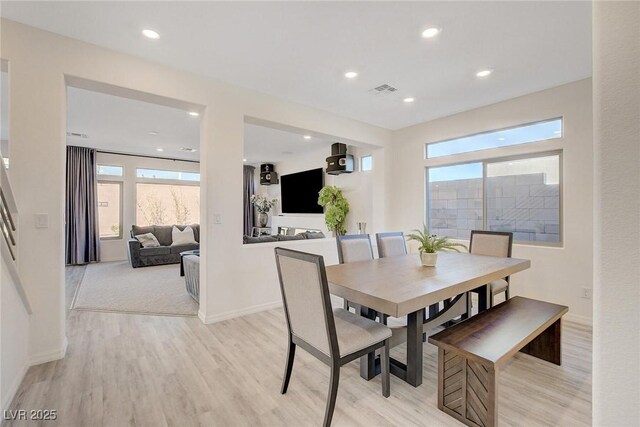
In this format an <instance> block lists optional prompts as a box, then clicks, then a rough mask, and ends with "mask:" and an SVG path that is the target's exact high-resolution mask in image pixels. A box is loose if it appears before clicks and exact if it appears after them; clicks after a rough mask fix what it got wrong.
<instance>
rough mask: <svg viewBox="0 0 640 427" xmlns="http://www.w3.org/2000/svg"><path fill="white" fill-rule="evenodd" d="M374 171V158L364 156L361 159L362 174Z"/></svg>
mask: <svg viewBox="0 0 640 427" xmlns="http://www.w3.org/2000/svg"><path fill="white" fill-rule="evenodd" d="M372 169H373V156H371V155H369V156H362V157H360V170H361V171H362V172H367V171H370V170H372Z"/></svg>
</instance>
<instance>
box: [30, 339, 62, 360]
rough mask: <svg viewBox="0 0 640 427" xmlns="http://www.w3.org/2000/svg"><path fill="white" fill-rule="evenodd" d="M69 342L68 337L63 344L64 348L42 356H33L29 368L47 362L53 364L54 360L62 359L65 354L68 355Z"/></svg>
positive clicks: (41, 354)
mask: <svg viewBox="0 0 640 427" xmlns="http://www.w3.org/2000/svg"><path fill="white" fill-rule="evenodd" d="M68 344H69V342H68V341H67V337H64V341H63V342H62V347H61V348H59V349H57V350H52V351H47V352H44V353H40V354H33V355H31V358H30V359H29V364H30V365H29V366H35V365H41V364H43V363H47V362H53V361H54V360H59V359H62V358H63V357H64V356H65V354H67V345H68Z"/></svg>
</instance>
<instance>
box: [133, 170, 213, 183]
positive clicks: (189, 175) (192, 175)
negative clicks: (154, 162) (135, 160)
mask: <svg viewBox="0 0 640 427" xmlns="http://www.w3.org/2000/svg"><path fill="white" fill-rule="evenodd" d="M136 176H137V177H138V178H150V179H168V180H173V181H193V182H199V181H200V174H199V173H197V172H179V171H168V170H158V169H142V168H138V169H136Z"/></svg>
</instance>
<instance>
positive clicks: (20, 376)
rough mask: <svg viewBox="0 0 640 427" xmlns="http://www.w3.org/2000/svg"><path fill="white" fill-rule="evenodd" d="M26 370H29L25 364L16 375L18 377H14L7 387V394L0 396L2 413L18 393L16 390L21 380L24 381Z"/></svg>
mask: <svg viewBox="0 0 640 427" xmlns="http://www.w3.org/2000/svg"><path fill="white" fill-rule="evenodd" d="M28 370H29V365H27V364H25V365H24V366H23V367H22V369H21V370H20V372H19V373H18V375H17V376H16V377H15V379H14V380H13V382H12V383H11V385H10V386H9V389H8V390H7V391H6V393H7V394H6V395H4V396H2V411H3V413H4V411H6V410H7V409H9V405H11V402H12V401H13V398H14V397H15V395H16V393H17V392H18V388H20V384H22V380H23V379H24V376H25V375H26V374H27V371H28Z"/></svg>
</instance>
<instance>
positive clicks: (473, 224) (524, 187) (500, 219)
mask: <svg viewBox="0 0 640 427" xmlns="http://www.w3.org/2000/svg"><path fill="white" fill-rule="evenodd" d="M560 165H561V153H552V154H541V155H535V156H528V157H519V158H513V159H500V160H485V161H482V162H476V163H468V164H462V165H453V166H443V167H436V168H429V169H428V174H427V177H428V178H427V179H428V187H427V189H428V198H427V200H428V209H427V216H428V222H429V228H430V230H431V231H432V232H433V233H434V234H438V235H446V236H450V237H454V238H460V239H468V238H469V236H470V230H472V229H481V230H482V229H483V230H490V231H510V232H513V237H514V240H515V241H520V242H549V243H559V242H561V234H560V231H561V228H560V217H561V212H560V208H561V203H560V194H561V189H560V185H561V166H560ZM483 212H484V215H483Z"/></svg>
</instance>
